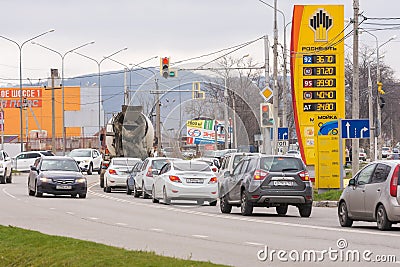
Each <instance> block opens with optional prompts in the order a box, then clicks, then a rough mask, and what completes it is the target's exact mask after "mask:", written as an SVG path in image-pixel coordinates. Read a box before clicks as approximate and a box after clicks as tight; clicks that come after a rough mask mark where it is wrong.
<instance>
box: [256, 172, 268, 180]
mask: <svg viewBox="0 0 400 267" xmlns="http://www.w3.org/2000/svg"><path fill="white" fill-rule="evenodd" d="M267 175H268V172H266V171H263V170H256V171H255V172H254V176H253V179H254V180H257V181H260V180H264V179H265V177H267Z"/></svg>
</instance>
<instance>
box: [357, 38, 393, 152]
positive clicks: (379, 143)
mask: <svg viewBox="0 0 400 267" xmlns="http://www.w3.org/2000/svg"><path fill="white" fill-rule="evenodd" d="M363 32H366V33H368V34H369V35H371V36H372V37H374V38H375V43H376V84H377V85H378V84H379V83H380V82H381V71H380V68H379V49H380V48H381V47H382V46H384V45H385V44H387V43H389V42H390V41H393V40H394V39H396V35H394V36H392V37H390V38H389V40H387V41H386V42H384V43H383V44H381V45H379V42H378V37H377V36H376V35H375V34H373V33H371V32H369V31H366V30H364V31H363ZM376 112H377V117H378V121H377V125H376V126H375V128H378V129H379V134H378V135H377V138H376V144H375V145H376V146H377V151H375V158H376V159H382V136H381V134H382V111H381V106H380V104H379V92H377V97H376ZM375 130H376V129H375Z"/></svg>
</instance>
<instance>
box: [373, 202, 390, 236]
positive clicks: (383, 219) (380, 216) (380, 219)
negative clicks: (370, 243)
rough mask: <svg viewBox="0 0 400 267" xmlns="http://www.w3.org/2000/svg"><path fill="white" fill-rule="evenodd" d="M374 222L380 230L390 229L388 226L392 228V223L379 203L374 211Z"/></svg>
mask: <svg viewBox="0 0 400 267" xmlns="http://www.w3.org/2000/svg"><path fill="white" fill-rule="evenodd" d="M376 223H377V225H378V229H379V230H382V231H385V230H390V228H392V223H391V222H390V221H389V219H388V217H387V214H386V210H385V207H384V206H383V205H380V206H379V207H378V210H377V211H376Z"/></svg>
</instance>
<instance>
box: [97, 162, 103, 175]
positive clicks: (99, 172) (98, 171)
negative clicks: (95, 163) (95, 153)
mask: <svg viewBox="0 0 400 267" xmlns="http://www.w3.org/2000/svg"><path fill="white" fill-rule="evenodd" d="M101 166H103V162H100V167H99V169H98V170H97V174H101Z"/></svg>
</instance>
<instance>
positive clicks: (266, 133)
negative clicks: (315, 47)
mask: <svg viewBox="0 0 400 267" xmlns="http://www.w3.org/2000/svg"><path fill="white" fill-rule="evenodd" d="M264 49H265V52H264V56H265V58H264V60H265V61H264V62H265V63H264V64H265V68H264V71H265V85H266V86H269V41H268V35H265V37H264ZM261 120H262V118H260V122H261ZM261 129H263V131H262V136H263V145H262V151H261V152H262V153H264V154H271V151H272V150H271V138H270V130H271V128H261Z"/></svg>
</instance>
